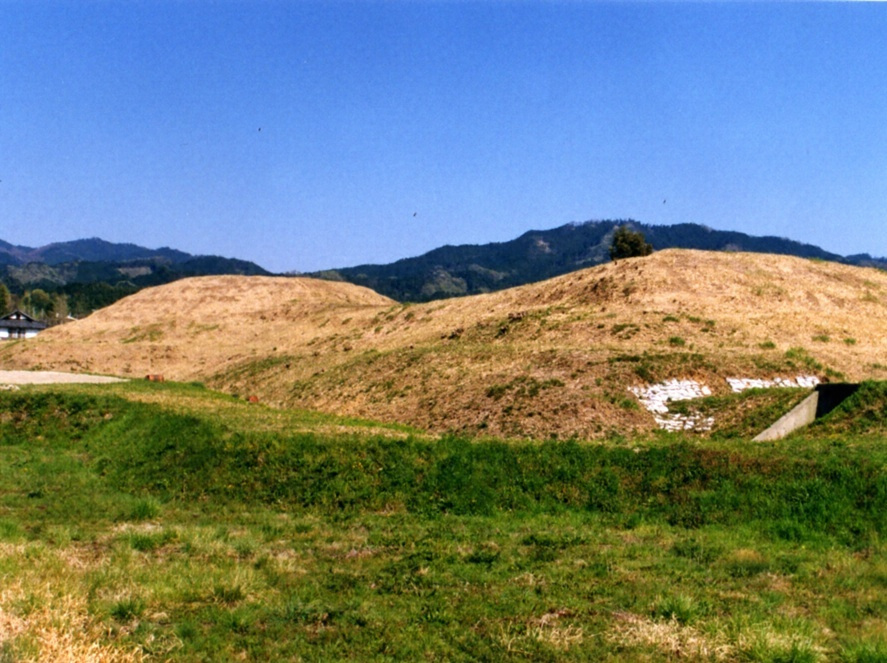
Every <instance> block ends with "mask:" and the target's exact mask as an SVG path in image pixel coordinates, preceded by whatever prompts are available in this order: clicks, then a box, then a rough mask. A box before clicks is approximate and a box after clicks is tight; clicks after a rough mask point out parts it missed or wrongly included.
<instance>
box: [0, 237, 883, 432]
mask: <svg viewBox="0 0 887 663" xmlns="http://www.w3.org/2000/svg"><path fill="white" fill-rule="evenodd" d="M885 332H887V273H884V272H881V271H878V270H874V269H864V268H859V267H850V266H844V265H838V264H834V263H824V262H815V261H810V260H804V259H799V258H793V257H786V256H773V255H762V254H745V253H732V254H731V253H709V252H702V251H684V250H668V251H661V252H659V253H656V254H654V255H652V256H649V257H646V258H639V259H632V260H624V261H619V262H618V263H610V264H607V265H603V266H600V267H595V268H592V269H588V270H583V271H580V272H575V273H572V274H568V275H565V276H562V277H559V278H556V279H552V280H549V281H546V282H543V283H537V284H533V285H529V286H523V287H520V288H514V289H511V290H507V291H502V292H497V293H491V294H487V295H479V296H475V297H465V298H458V299H451V300H446V301H438V302H431V303H428V304H421V305H404V304H398V303H396V302H393V301H391V300H389V299H386V298H385V297H382V296H380V295H377V294H376V293H373V292H372V291H369V290H366V289H363V288H358V287H356V286H352V285H349V284H344V283H333V282H324V281H316V280H312V279H275V278H260V277H207V278H199V279H188V280H185V281H179V282H176V283H173V284H170V285H167V286H161V287H159V288H154V289H151V290H145V291H142V292H140V293H138V294H136V295H134V296H132V297H129V298H127V299H125V300H122V301H121V302H118V303H117V304H115V305H114V306H111V307H109V308H108V309H105V310H102V311H98V312H96V313H95V314H93V315H92V316H90V317H89V318H87V319H85V320H83V321H80V322H77V323H74V324H71V325H67V326H65V327H63V328H57V329H53V330H50V331H48V332H46V333H44V334H43V335H41V336H40V337H38V338H37V339H34V340H32V341H28V342H26V343H18V344H12V346H14V347H12V346H10V347H7V348H4V349H3V350H2V351H0V352H2V354H0V359H2V363H3V367H5V368H23V367H31V368H34V367H41V368H55V369H64V370H89V371H94V372H101V373H110V374H115V375H126V376H139V375H144V374H148V373H163V374H165V375H166V376H167V377H170V378H174V379H179V380H202V381H205V382H207V383H208V384H209V385H211V386H214V387H217V388H221V389H224V390H227V391H231V392H234V393H240V394H243V395H247V394H257V395H259V396H260V397H261V398H262V399H263V400H264V401H268V402H272V403H276V404H280V405H290V406H292V405H296V406H300V407H307V408H314V409H319V410H324V411H329V412H335V413H341V414H350V415H359V416H368V417H372V418H375V419H381V420H386V421H400V422H404V423H410V424H413V425H417V426H420V427H424V428H428V429H431V430H458V431H469V432H479V433H489V434H495V435H508V436H534V437H548V436H559V437H565V436H573V435H575V436H579V437H599V436H603V435H608V434H612V433H613V432H617V431H618V432H622V433H629V432H632V431H635V430H650V429H652V428H653V427H654V426H655V424H654V421H653V417H652V415H651V414H650V413H648V412H646V411H644V410H642V409H641V408H640V407H638V404H637V401H636V399H635V398H634V397H633V396H632V395H631V394H630V393H629V392H628V387H629V386H632V385H638V384H644V383H652V382H658V381H661V380H665V379H672V378H680V379H697V380H699V381H702V382H704V383H706V384H707V385H709V386H710V388H711V389H712V391H713V392H714V393H716V394H718V393H726V392H727V391H728V387H727V384H726V382H725V378H726V377H761V378H771V377H776V376H793V375H798V374H801V373H803V374H815V375H817V376H818V377H820V378H821V379H824V380H839V379H849V380H861V379H865V378H884V377H885V376H887V366H885V365H884V363H887V362H885V360H884V357H887V333H885Z"/></svg>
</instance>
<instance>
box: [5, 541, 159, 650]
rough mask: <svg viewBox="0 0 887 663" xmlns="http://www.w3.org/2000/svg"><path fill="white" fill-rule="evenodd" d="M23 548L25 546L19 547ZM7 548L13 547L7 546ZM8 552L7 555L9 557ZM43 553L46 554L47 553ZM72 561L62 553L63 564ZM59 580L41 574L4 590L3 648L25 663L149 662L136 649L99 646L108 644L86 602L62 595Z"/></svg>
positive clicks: (105, 634)
mask: <svg viewBox="0 0 887 663" xmlns="http://www.w3.org/2000/svg"><path fill="white" fill-rule="evenodd" d="M20 547H21V548H24V546H20ZM6 548H8V546H7V547H6ZM8 552H9V550H8V549H6V550H4V551H3V553H4V554H7V553H8ZM43 554H47V553H46V551H43ZM67 561H68V560H66V559H63V558H62V556H61V555H60V558H59V562H60V563H61V564H65V563H66V562H67ZM62 585H64V583H63V582H61V583H60V582H59V578H52V579H46V578H41V577H36V576H31V577H28V578H26V582H22V581H17V582H15V583H14V584H7V585H6V586H5V587H4V588H3V590H2V592H0V645H2V646H5V647H9V648H11V651H14V652H15V658H14V660H16V661H21V662H22V663H112V662H113V663H136V662H138V661H143V660H145V657H144V656H143V655H142V653H141V652H140V651H139V650H137V649H135V648H132V647H130V648H119V647H114V646H112V645H108V644H99V643H100V642H101V641H102V640H107V635H108V634H107V633H106V632H105V630H104V628H103V627H102V625H101V624H100V623H99V621H98V620H97V619H96V618H95V617H93V616H92V615H91V614H90V613H89V610H88V607H87V605H86V601H85V599H84V598H83V597H81V596H79V595H78V594H77V593H75V592H68V591H62V589H61V587H60V586H62Z"/></svg>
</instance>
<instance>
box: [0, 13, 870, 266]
mask: <svg viewBox="0 0 887 663" xmlns="http://www.w3.org/2000/svg"><path fill="white" fill-rule="evenodd" d="M884 35H887V5H885V4H882V3H871V4H864V3H795V2H786V3H757V2H752V3H722V2H712V3H703V2H694V3H682V2H655V1H652V2H640V3H624V2H607V3H604V2H579V1H572V2H570V1H564V2H529V1H522V2H517V1H515V2H508V1H498V2H467V1H459V2H455V1H454V2H418V1H412V2H408V1H400V2H398V1H393V2H382V1H378V2H336V1H323V2H320V1H318V2H310V1H303V2H295V1H293V2H282V1H281V2H273V1H255V2H246V1H243V2H209V1H207V2H198V1H196V0H193V1H186V0H181V1H177V2H165V1H163V0H150V1H139V0H135V1H129V2H109V1H97V0H95V1H89V2H87V1H85V0H81V1H77V2H73V1H69V2H65V1H63V0H59V1H48V0H47V1H43V0H4V1H2V2H0V239H4V240H6V241H9V242H12V243H15V244H23V245H28V246H38V245H42V244H45V243H48V242H51V241H59V240H70V239H78V238H82V237H92V236H98V237H102V238H103V239H107V240H109V241H115V242H134V243H137V244H142V245H145V246H149V247H159V246H172V247H174V248H178V249H182V250H185V251H189V252H191V253H213V254H220V255H224V256H229V257H238V258H243V259H248V260H253V261H255V262H258V263H259V264H261V265H263V266H264V267H266V268H268V269H271V270H274V271H285V270H301V271H309V270H315V269H322V268H328V267H344V266H351V265H357V264H361V263H379V262H389V261H393V260H396V259H398V258H403V257H408V256H413V255H418V254H420V253H423V252H425V251H428V250H430V249H432V248H435V247H437V246H441V245H443V244H465V243H475V244H476V243H485V242H490V241H503V240H507V239H511V238H513V237H516V236H518V235H520V234H522V233H523V232H525V231H527V230H530V229H542V228H552V227H555V226H559V225H562V224H564V223H568V222H571V221H584V220H589V219H612V218H634V219H636V220H639V221H643V222H645V223H653V224H671V223H683V222H693V223H703V224H706V225H709V226H711V227H714V228H718V229H725V230H739V231H743V232H747V233H751V234H768V235H778V236H783V237H790V238H793V239H798V240H803V241H808V242H811V243H814V244H818V245H821V246H823V247H824V248H826V249H828V250H832V251H835V252H838V253H842V254H851V253H861V252H868V253H872V254H875V255H880V256H884V255H887V46H885V42H884Z"/></svg>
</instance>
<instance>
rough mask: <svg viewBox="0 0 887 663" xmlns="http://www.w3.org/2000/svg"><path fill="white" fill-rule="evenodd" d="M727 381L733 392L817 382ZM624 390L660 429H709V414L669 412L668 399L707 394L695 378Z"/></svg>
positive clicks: (816, 380)
mask: <svg viewBox="0 0 887 663" xmlns="http://www.w3.org/2000/svg"><path fill="white" fill-rule="evenodd" d="M727 383H728V384H729V385H730V388H731V389H732V390H733V392H734V393H740V392H742V391H745V390H746V389H772V388H794V389H798V388H802V389H813V388H814V387H816V385H818V384H819V378H818V377H816V376H815V375H799V376H797V377H796V378H782V377H778V378H774V379H773V380H759V379H755V378H727ZM628 390H629V391H630V392H631V393H632V394H634V395H635V396H636V397H637V399H638V400H639V401H640V403H641V405H643V406H644V408H645V409H646V410H647V411H649V412H652V413H653V417H654V419H655V420H656V424H657V425H658V426H659V428H661V429H663V430H668V431H682V430H685V431H689V430H694V431H698V432H705V431H709V430H711V428H712V426H713V425H714V418H713V417H703V416H701V415H692V414H691V415H685V414H675V413H671V412H669V409H668V403H669V402H671V401H688V400H694V399H697V398H705V397H706V396H711V389H709V388H708V387H707V386H706V385H704V384H700V383H699V382H696V381H695V380H667V381H666V382H662V383H659V384H653V385H648V386H646V387H629V388H628Z"/></svg>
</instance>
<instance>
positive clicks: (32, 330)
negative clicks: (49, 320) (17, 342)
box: [0, 309, 47, 341]
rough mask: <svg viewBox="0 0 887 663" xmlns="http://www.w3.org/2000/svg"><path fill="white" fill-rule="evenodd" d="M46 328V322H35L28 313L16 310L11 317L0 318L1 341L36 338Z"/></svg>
mask: <svg viewBox="0 0 887 663" xmlns="http://www.w3.org/2000/svg"><path fill="white" fill-rule="evenodd" d="M46 327H47V324H46V323H45V322H40V321H39V320H35V319H34V318H32V317H31V316H30V315H28V314H27V313H22V312H21V311H19V310H18V309H16V310H15V311H13V312H12V313H10V314H9V315H5V316H3V317H2V318H0V340H2V341H5V340H10V339H15V338H34V337H35V336H36V335H37V334H39V333H40V332H41V331H43V330H44V329H46Z"/></svg>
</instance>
